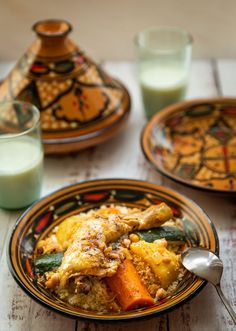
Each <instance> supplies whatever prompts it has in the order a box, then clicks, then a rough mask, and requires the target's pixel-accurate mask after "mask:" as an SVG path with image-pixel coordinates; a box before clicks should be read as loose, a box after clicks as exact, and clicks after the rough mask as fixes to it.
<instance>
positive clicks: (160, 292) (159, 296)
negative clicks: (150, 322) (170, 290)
mask: <svg viewBox="0 0 236 331" xmlns="http://www.w3.org/2000/svg"><path fill="white" fill-rule="evenodd" d="M166 296H167V292H166V291H165V290H164V288H162V287H161V288H159V289H158V290H157V292H156V298H157V300H161V299H164V298H165V297H166Z"/></svg>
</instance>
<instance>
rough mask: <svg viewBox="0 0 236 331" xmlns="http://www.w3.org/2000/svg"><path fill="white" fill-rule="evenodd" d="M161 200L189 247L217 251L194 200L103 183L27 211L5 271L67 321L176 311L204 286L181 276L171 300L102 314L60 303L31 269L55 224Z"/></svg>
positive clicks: (141, 186)
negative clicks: (97, 210) (95, 211)
mask: <svg viewBox="0 0 236 331" xmlns="http://www.w3.org/2000/svg"><path fill="white" fill-rule="evenodd" d="M161 202H165V203H166V204H168V206H169V207H170V208H171V210H172V212H173V214H174V218H175V219H178V221H179V222H182V223H183V224H184V232H185V235H186V238H187V245H188V246H201V247H205V248H207V249H210V250H211V251H213V252H215V253H217V254H218V253H219V243H218V237H217V234H216V231H215V228H214V225H213V224H212V223H211V221H210V220H209V218H208V217H207V215H206V214H205V213H204V212H203V211H202V209H201V208H200V207H199V206H197V205H196V204H195V203H194V202H193V201H191V200H189V199H188V198H186V197H184V196H182V195H180V194H178V193H176V192H174V191H172V190H170V189H167V188H165V187H161V186H157V185H154V184H150V183H148V182H144V181H137V180H127V179H106V180H95V181H89V182H84V183H78V184H76V185H73V186H68V187H65V188H63V189H61V190H59V191H56V192H54V193H52V194H50V195H49V196H47V197H45V198H43V199H41V200H40V201H38V202H37V203H35V204H34V205H32V207H30V208H29V209H28V210H26V212H25V213H24V214H23V215H22V216H20V218H19V219H18V221H17V222H16V225H15V227H14V229H13V231H12V234H11V237H10V241H9V246H8V262H9V268H10V271H11V273H12V275H13V277H14V278H15V280H16V282H17V283H18V284H19V285H20V287H21V288H22V289H23V290H24V291H25V292H26V293H27V294H28V295H29V296H30V297H32V298H33V299H34V300H35V301H37V302H38V303H40V304H42V305H44V306H45V307H47V308H49V309H52V310H53V311H55V312H58V313H61V314H64V315H65V316H67V317H72V318H85V319H90V320H93V319H94V320H100V321H104V320H109V321H117V320H129V319H137V318H142V317H151V316H154V315H159V314H161V313H166V312H168V311H170V310H172V309H174V308H177V307H178V306H180V305H182V304H183V303H184V302H186V301H188V300H190V299H191V298H192V297H194V296H195V295H196V294H197V293H199V291H200V290H201V289H202V288H203V287H204V285H205V284H206V282H205V281H203V280H200V279H198V278H196V277H194V276H192V275H190V274H189V273H187V272H186V273H184V276H183V278H182V279H181V281H180V283H179V284H178V286H177V287H176V289H175V292H174V293H173V294H172V295H171V296H169V297H166V298H164V299H162V300H161V301H159V302H158V303H156V304H153V305H151V306H150V307H145V308H139V309H132V310H129V311H119V312H113V311H110V312H104V313H101V312H95V311H91V310H88V309H85V308H83V309H82V308H79V307H74V306H73V305H71V304H68V303H66V302H64V301H63V300H61V299H59V298H58V297H57V296H55V295H54V294H53V293H52V292H51V291H50V290H47V289H45V288H44V287H43V286H42V285H40V283H38V281H37V273H36V267H37V268H38V267H39V264H37V266H36V265H35V259H34V256H35V254H36V247H37V245H38V243H39V241H41V242H42V240H44V239H45V238H46V237H47V236H48V234H49V233H50V232H51V231H52V229H53V228H55V226H58V225H59V224H63V223H61V222H62V221H63V220H65V219H67V218H68V217H69V216H72V215H76V214H79V213H80V212H83V213H85V212H88V211H91V210H92V209H94V208H100V207H101V206H102V205H103V206H104V205H105V206H112V208H113V210H114V207H116V208H118V207H119V208H124V207H125V208H139V209H141V210H145V209H146V208H148V207H149V206H151V205H154V206H157V205H159V204H160V203H161ZM102 208H104V207H102ZM58 228H59V227H57V229H58ZM68 231H69V227H67V228H65V229H64V230H63V231H62V232H63V233H62V235H63V236H64V235H65V234H66V233H68ZM44 242H45V241H44ZM38 247H39V246H38ZM165 263H167V262H166V261H165ZM41 267H42V265H41Z"/></svg>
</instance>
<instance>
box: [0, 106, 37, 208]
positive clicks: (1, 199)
mask: <svg viewBox="0 0 236 331" xmlns="http://www.w3.org/2000/svg"><path fill="white" fill-rule="evenodd" d="M42 175H43V149H42V144H41V137H40V114H39V111H38V110H37V108H36V107H34V106H33V105H31V104H29V103H25V102H18V101H16V102H6V103H2V104H1V105H0V207H2V208H7V209H19V208H23V207H26V206H28V205H30V204H31V203H32V202H34V201H35V200H37V199H38V198H39V196H40V191H41V185H42Z"/></svg>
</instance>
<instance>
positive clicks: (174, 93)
mask: <svg viewBox="0 0 236 331" xmlns="http://www.w3.org/2000/svg"><path fill="white" fill-rule="evenodd" d="M140 84H141V91H142V97H143V103H144V107H145V111H146V114H147V117H148V118H150V117H151V116H152V115H153V114H155V113H156V112H158V111H159V110H160V109H162V108H164V107H166V106H168V105H170V104H172V103H175V102H177V101H180V100H182V99H183V98H184V97H185V93H186V87H187V79H186V74H185V71H184V70H183V69H182V68H181V67H178V66H171V65H170V66H160V65H159V66H158V65H155V66H154V65H150V66H143V67H142V69H141V71H140Z"/></svg>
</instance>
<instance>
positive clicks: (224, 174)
mask: <svg viewBox="0 0 236 331" xmlns="http://www.w3.org/2000/svg"><path fill="white" fill-rule="evenodd" d="M235 127H236V100H235V99H230V98H215V99H199V100H191V101H185V102H182V103H178V104H175V105H173V106H170V107H168V108H165V109H163V110H162V111H160V112H159V113H157V114H156V115H154V116H153V117H152V119H151V120H150V121H149V122H148V124H147V125H146V126H145V128H144V130H143V133H142V137H141V145H142V150H143V153H144V155H145V156H146V158H147V160H148V161H149V162H150V163H151V164H152V165H153V166H154V167H155V168H156V169H157V170H158V171H160V172H161V173H162V174H164V175H166V176H168V177H170V178H171V179H174V180H176V181H178V182H181V183H183V184H186V185H190V186H192V187H195V188H199V189H203V190H206V191H211V192H218V193H224V194H225V193H229V194H235V193H236V135H235Z"/></svg>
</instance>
